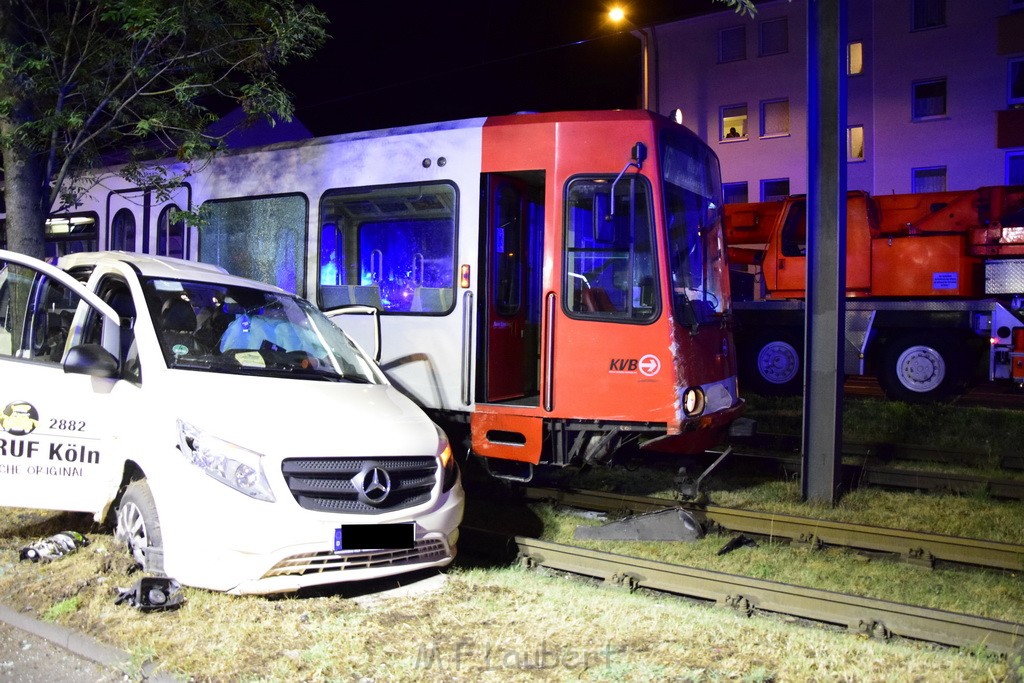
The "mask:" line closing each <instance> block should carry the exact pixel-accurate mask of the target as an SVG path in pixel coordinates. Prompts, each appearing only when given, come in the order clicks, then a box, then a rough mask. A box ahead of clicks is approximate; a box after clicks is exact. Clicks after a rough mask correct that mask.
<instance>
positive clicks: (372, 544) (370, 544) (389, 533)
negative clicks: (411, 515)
mask: <svg viewBox="0 0 1024 683" xmlns="http://www.w3.org/2000/svg"><path fill="white" fill-rule="evenodd" d="M415 545H416V525H415V524H414V523H412V522H399V523H397V524H343V525H342V526H341V527H340V528H338V529H335V530H334V552H336V553H340V552H343V551H346V550H397V549H401V548H412V547H414V546H415Z"/></svg>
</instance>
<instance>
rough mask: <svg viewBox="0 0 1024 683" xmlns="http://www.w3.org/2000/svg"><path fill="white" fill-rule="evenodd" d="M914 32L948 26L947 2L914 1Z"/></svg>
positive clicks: (941, 0)
mask: <svg viewBox="0 0 1024 683" xmlns="http://www.w3.org/2000/svg"><path fill="white" fill-rule="evenodd" d="M912 1H913V10H912V11H913V18H912V21H913V26H912V29H913V30H914V31H923V30H925V29H929V28H938V27H939V26H945V25H946V0H912Z"/></svg>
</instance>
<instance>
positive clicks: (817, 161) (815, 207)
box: [801, 0, 846, 504]
mask: <svg viewBox="0 0 1024 683" xmlns="http://www.w3.org/2000/svg"><path fill="white" fill-rule="evenodd" d="M845 45H846V0H807V86H808V87H807V123H808V130H807V133H808V136H807V145H808V150H807V151H808V154H807V158H808V182H809V186H808V192H807V240H808V241H807V246H808V250H807V312H806V315H807V319H806V337H805V340H804V358H805V362H804V385H805V388H804V412H803V414H804V422H803V477H802V478H801V483H802V495H803V498H804V500H812V501H818V502H827V503H829V504H835V502H836V498H837V496H838V493H839V484H840V465H841V459H842V412H843V411H842V407H843V400H842V391H843V381H842V380H843V371H842V368H843V365H842V359H843V350H844V321H845V314H846V305H845V304H846V300H845V295H846V155H845V139H846V137H845V131H846V69H845V68H844V59H843V55H844V47H845Z"/></svg>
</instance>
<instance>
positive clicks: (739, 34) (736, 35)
mask: <svg viewBox="0 0 1024 683" xmlns="http://www.w3.org/2000/svg"><path fill="white" fill-rule="evenodd" d="M746 58H747V30H746V28H745V27H743V26H735V27H733V28H726V29H722V30H721V31H719V32H718V62H719V63H720V64H721V63H724V62H737V61H739V60H741V59H746Z"/></svg>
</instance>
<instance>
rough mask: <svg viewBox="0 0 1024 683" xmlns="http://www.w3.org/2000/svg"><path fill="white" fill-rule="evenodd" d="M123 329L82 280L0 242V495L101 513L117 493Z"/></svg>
mask: <svg viewBox="0 0 1024 683" xmlns="http://www.w3.org/2000/svg"><path fill="white" fill-rule="evenodd" d="M119 330H120V323H119V318H118V316H117V314H116V313H115V312H114V309H112V308H111V307H110V306H109V305H107V304H106V303H104V302H103V301H102V300H101V299H99V298H98V297H97V296H96V295H94V294H93V293H92V292H90V291H89V290H88V289H86V287H85V286H84V285H83V284H82V283H80V282H79V281H77V280H75V279H74V278H73V277H71V276H70V275H68V274H67V273H65V272H63V271H61V270H59V269H57V268H54V267H52V266H50V265H48V264H46V263H44V262H42V261H39V260H36V259H33V258H30V257H27V256H24V255H23V254H17V253H15V252H10V251H4V250H0V375H2V377H3V382H2V383H0V503H2V504H3V505H9V506H16V507H30V508H45V509H55V510H73V511H83V512H93V513H99V512H101V511H102V509H103V508H104V507H105V505H106V503H108V502H109V500H110V499H111V498H112V497H113V495H114V493H116V490H117V484H118V482H119V481H120V478H121V470H122V464H121V463H122V462H123V459H122V458H121V457H119V456H118V454H117V452H116V449H117V445H116V443H114V440H113V427H114V426H115V425H116V424H117V422H118V420H119V418H120V419H121V420H124V419H125V416H124V415H119V412H120V411H118V410H117V407H116V406H115V405H114V404H113V403H112V402H113V401H114V400H115V396H114V395H115V394H117V393H118V392H116V391H115V385H117V384H118V383H121V384H124V382H121V381H120V380H119V379H118V377H119V367H118V361H117V358H118V353H119V346H120V343H121V341H120V338H119V337H120V334H119ZM86 342H89V343H86Z"/></svg>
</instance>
